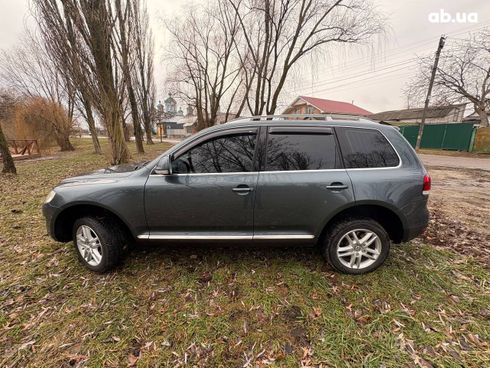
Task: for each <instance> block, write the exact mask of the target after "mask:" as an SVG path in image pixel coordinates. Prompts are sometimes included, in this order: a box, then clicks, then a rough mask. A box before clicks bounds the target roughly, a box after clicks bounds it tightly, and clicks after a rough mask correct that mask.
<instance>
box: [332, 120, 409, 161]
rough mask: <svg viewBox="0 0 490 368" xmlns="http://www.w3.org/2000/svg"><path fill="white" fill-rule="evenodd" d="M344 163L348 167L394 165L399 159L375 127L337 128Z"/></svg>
mask: <svg viewBox="0 0 490 368" xmlns="http://www.w3.org/2000/svg"><path fill="white" fill-rule="evenodd" d="M336 131H337V135H338V137H339V141H340V148H341V151H342V157H343V159H344V165H345V167H346V168H349V169H358V168H376V167H396V166H398V165H399V164H400V159H399V157H398V155H397V154H396V152H395V150H394V149H393V146H392V145H391V144H390V142H388V140H387V139H386V137H385V136H384V135H383V134H381V132H379V131H378V130H376V129H362V128H337V129H336Z"/></svg>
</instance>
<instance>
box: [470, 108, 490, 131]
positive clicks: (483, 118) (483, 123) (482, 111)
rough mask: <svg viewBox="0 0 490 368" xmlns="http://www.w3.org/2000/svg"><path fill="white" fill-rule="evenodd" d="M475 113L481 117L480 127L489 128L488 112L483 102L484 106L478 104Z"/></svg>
mask: <svg viewBox="0 0 490 368" xmlns="http://www.w3.org/2000/svg"><path fill="white" fill-rule="evenodd" d="M474 107H475V111H476V113H477V114H478V116H479V117H480V126H482V127H488V125H489V124H488V112H487V111H486V110H485V103H484V102H483V103H482V105H480V104H476V103H475V105H474Z"/></svg>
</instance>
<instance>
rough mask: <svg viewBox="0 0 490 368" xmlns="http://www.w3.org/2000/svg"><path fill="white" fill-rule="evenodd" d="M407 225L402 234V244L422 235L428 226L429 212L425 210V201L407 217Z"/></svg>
mask: <svg viewBox="0 0 490 368" xmlns="http://www.w3.org/2000/svg"><path fill="white" fill-rule="evenodd" d="M407 219H408V221H407V222H408V223H407V225H406V226H405V229H404V232H403V242H407V241H409V240H412V239H414V238H416V237H417V236H419V235H420V234H422V233H423V232H424V231H425V229H426V228H427V225H428V224H429V210H428V209H427V201H423V204H422V205H420V206H419V207H418V209H417V211H413V212H412V213H411V215H410V216H409V217H407Z"/></svg>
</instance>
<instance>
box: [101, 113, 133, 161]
mask: <svg viewBox="0 0 490 368" xmlns="http://www.w3.org/2000/svg"><path fill="white" fill-rule="evenodd" d="M107 118H108V120H106V121H107V122H108V123H107V128H108V129H110V131H109V130H108V133H109V139H110V142H111V150H112V162H111V163H112V164H113V165H120V164H123V163H126V162H128V161H129V159H130V157H131V155H130V154H129V150H128V146H127V145H126V141H125V140H124V129H123V126H122V124H121V121H122V116H121V113H120V111H119V108H118V106H112V111H110V114H109V116H107Z"/></svg>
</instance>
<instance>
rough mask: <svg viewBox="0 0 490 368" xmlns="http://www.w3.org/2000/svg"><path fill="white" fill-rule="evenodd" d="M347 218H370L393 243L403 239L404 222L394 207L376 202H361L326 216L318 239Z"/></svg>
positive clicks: (322, 237)
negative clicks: (381, 227)
mask: <svg viewBox="0 0 490 368" xmlns="http://www.w3.org/2000/svg"><path fill="white" fill-rule="evenodd" d="M348 218H371V219H373V220H375V221H377V222H379V223H380V225H381V226H383V228H384V229H385V230H386V232H387V233H388V235H389V237H390V239H391V240H392V241H393V243H401V242H402V240H403V238H404V234H405V229H406V220H405V218H404V216H403V215H402V214H401V213H400V212H399V211H398V210H397V209H396V208H395V207H394V206H391V205H389V204H388V203H384V202H378V201H362V202H356V203H355V204H353V205H350V206H347V207H343V208H340V209H339V210H338V211H337V212H335V213H333V214H331V215H330V216H328V217H327V218H326V219H325V220H324V222H323V227H322V228H321V231H320V233H319V235H318V239H320V240H321V239H324V237H325V235H326V233H327V232H328V231H329V229H330V228H331V227H332V225H333V224H335V223H336V222H338V221H342V220H345V219H348Z"/></svg>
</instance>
